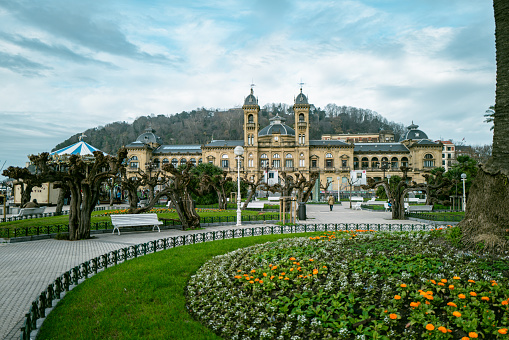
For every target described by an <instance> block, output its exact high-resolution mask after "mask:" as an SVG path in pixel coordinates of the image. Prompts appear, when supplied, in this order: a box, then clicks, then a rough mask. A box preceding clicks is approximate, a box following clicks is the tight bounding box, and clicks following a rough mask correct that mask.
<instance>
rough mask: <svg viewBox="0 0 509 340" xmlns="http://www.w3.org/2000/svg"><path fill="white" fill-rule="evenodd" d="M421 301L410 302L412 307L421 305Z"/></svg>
mask: <svg viewBox="0 0 509 340" xmlns="http://www.w3.org/2000/svg"><path fill="white" fill-rule="evenodd" d="M420 304H421V303H420V302H410V307H419V305H420Z"/></svg>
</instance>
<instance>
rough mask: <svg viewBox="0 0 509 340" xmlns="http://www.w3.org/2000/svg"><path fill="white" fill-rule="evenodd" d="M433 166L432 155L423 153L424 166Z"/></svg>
mask: <svg viewBox="0 0 509 340" xmlns="http://www.w3.org/2000/svg"><path fill="white" fill-rule="evenodd" d="M434 166H435V160H434V159H433V155H432V154H430V153H427V154H426V155H424V167H425V168H432V167H434Z"/></svg>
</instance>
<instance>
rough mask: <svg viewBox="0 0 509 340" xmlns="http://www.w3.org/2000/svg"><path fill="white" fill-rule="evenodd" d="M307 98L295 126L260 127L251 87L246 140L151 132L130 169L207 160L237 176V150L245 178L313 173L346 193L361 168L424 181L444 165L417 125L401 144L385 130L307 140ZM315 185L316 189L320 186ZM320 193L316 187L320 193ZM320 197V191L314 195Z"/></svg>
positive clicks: (134, 149)
mask: <svg viewBox="0 0 509 340" xmlns="http://www.w3.org/2000/svg"><path fill="white" fill-rule="evenodd" d="M310 107H311V105H310V104H309V103H308V99H307V97H306V96H305V95H304V94H303V93H302V89H301V90H300V93H299V94H298V95H297V97H296V98H295V100H294V105H293V112H294V117H295V118H294V122H293V127H292V126H289V125H287V124H286V122H285V119H283V118H282V117H280V116H279V115H276V116H274V117H272V118H271V119H270V124H269V125H268V126H264V127H261V126H260V125H259V123H258V121H259V120H258V118H259V112H260V106H259V105H258V99H257V98H256V97H255V96H254V93H253V89H251V93H250V94H249V95H248V96H247V97H246V98H245V100H244V105H243V106H242V110H243V112H244V117H243V119H244V124H243V129H244V138H243V140H212V141H211V142H210V143H208V144H205V145H165V144H163V141H162V140H161V139H160V138H159V137H158V136H157V135H156V134H155V130H153V129H152V128H149V129H147V130H145V132H144V133H143V134H141V135H140V136H139V137H138V138H137V139H136V141H134V142H132V143H130V144H128V145H127V146H126V147H127V150H128V156H129V157H130V164H129V171H128V173H129V174H130V175H131V176H135V173H136V171H137V170H138V169H142V170H144V171H146V169H147V167H148V166H149V164H150V165H151V166H152V167H155V168H159V167H160V166H161V165H163V164H167V163H172V164H173V165H175V166H178V165H181V164H185V163H186V162H187V161H191V162H192V163H194V164H200V163H202V162H207V163H211V164H214V165H216V166H218V167H221V168H223V169H224V170H226V171H228V172H230V174H231V176H232V177H234V178H236V177H237V160H236V158H235V157H236V156H235V155H234V153H233V150H234V148H235V147H236V146H238V145H240V146H242V147H243V148H244V154H243V156H242V163H241V169H240V171H241V173H242V174H241V176H243V174H245V173H247V174H248V176H249V175H252V176H254V175H256V174H263V175H264V176H265V178H266V181H268V182H269V183H270V182H276V181H277V180H278V174H279V173H280V172H281V171H285V172H286V173H288V174H294V173H298V172H300V173H303V174H309V173H310V172H311V171H318V172H319V173H320V178H319V180H321V182H322V183H323V184H325V183H327V182H329V183H330V186H329V189H330V190H332V189H333V188H334V189H336V188H338V185H339V187H341V188H343V189H345V188H346V186H347V182H348V179H349V178H350V172H351V171H352V170H363V171H364V178H373V179H375V180H377V179H381V178H383V177H384V176H387V175H389V174H390V175H400V176H401V175H402V173H401V171H400V166H408V167H410V168H411V169H412V170H411V171H410V172H409V173H408V176H409V177H410V178H411V180H413V181H415V182H417V183H422V182H424V177H423V176H422V175H423V174H424V173H426V172H428V171H429V170H431V169H433V168H435V167H437V166H440V165H441V162H440V160H441V159H442V144H441V143H440V142H433V141H431V140H430V139H429V138H428V136H427V135H426V133H424V132H423V131H421V130H419V129H418V128H419V127H418V126H417V125H415V124H413V123H412V124H411V125H410V126H408V128H407V129H408V130H407V132H406V134H405V135H404V136H403V137H402V138H401V140H400V141H399V142H396V141H394V134H393V133H392V132H390V131H381V132H379V133H376V134H349V135H339V134H338V135H324V136H322V139H320V140H310V139H309V127H310V124H312V123H310V121H309V111H310ZM318 187H319V186H316V187H315V188H318ZM316 190H318V189H316ZM316 193H318V192H316Z"/></svg>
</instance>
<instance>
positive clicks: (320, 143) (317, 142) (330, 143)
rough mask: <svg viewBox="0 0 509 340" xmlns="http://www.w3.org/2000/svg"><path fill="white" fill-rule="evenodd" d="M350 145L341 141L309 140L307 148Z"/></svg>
mask: <svg viewBox="0 0 509 340" xmlns="http://www.w3.org/2000/svg"><path fill="white" fill-rule="evenodd" d="M349 145H351V144H350V143H347V142H344V141H342V140H310V141H309V146H349Z"/></svg>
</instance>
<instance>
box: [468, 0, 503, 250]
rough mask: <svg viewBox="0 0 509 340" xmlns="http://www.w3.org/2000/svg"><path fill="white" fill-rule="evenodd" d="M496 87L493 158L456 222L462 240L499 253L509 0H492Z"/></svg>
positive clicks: (501, 223) (501, 216) (501, 231)
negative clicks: (464, 212) (459, 219)
mask: <svg viewBox="0 0 509 340" xmlns="http://www.w3.org/2000/svg"><path fill="white" fill-rule="evenodd" d="M493 8H494V13H495V47H496V53H497V58H496V59H497V87H496V92H495V95H496V98H495V116H494V121H493V125H494V129H493V153H492V158H491V159H490V160H489V161H488V162H487V164H485V165H484V166H481V168H480V169H479V171H478V173H477V176H476V177H475V179H474V181H473V183H472V187H471V188H470V194H469V200H468V202H467V207H466V208H467V209H466V214H465V218H464V219H463V221H462V222H461V223H460V224H459V226H460V228H461V231H462V234H463V242H464V243H465V244H466V245H468V246H476V245H479V244H483V245H484V246H485V247H486V249H487V250H489V251H492V252H498V251H500V250H501V249H504V248H506V247H507V245H508V241H507V240H506V236H507V230H508V229H507V226H508V225H509V209H507V207H506V206H507V202H509V2H508V1H507V0H493Z"/></svg>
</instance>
